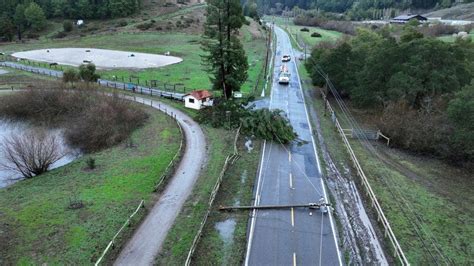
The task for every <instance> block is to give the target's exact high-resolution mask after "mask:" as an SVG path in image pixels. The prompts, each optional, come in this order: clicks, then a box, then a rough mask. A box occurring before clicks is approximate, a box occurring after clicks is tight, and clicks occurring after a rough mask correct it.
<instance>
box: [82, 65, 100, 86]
mask: <svg viewBox="0 0 474 266" xmlns="http://www.w3.org/2000/svg"><path fill="white" fill-rule="evenodd" d="M95 70H96V69H95V65H94V64H87V65H84V64H82V65H80V66H79V77H80V78H81V79H82V80H84V81H85V82H96V81H97V80H98V79H99V78H100V76H99V75H98V74H96V73H95Z"/></svg>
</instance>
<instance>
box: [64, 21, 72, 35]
mask: <svg viewBox="0 0 474 266" xmlns="http://www.w3.org/2000/svg"><path fill="white" fill-rule="evenodd" d="M72 28H73V25H72V22H71V21H69V20H66V21H64V22H63V30H64V31H65V32H70V31H72Z"/></svg>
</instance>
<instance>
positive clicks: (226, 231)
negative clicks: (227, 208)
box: [216, 218, 237, 245]
mask: <svg viewBox="0 0 474 266" xmlns="http://www.w3.org/2000/svg"><path fill="white" fill-rule="evenodd" d="M236 224H237V222H236V221H235V219H232V218H231V219H227V220H225V221H222V222H218V223H216V230H217V231H218V232H219V236H220V237H221V239H222V240H223V241H224V243H225V245H228V244H231V243H232V241H233V239H234V231H235V225H236Z"/></svg>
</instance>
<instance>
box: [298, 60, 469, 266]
mask: <svg viewBox="0 0 474 266" xmlns="http://www.w3.org/2000/svg"><path fill="white" fill-rule="evenodd" d="M300 73H301V75H302V78H303V80H309V77H308V74H307V73H306V71H305V70H304V69H303V67H301V68H300ZM308 84H310V83H307V84H306V89H312V86H311V85H308ZM312 100H313V104H314V107H315V109H316V111H317V112H318V113H319V114H323V113H324V106H323V102H322V100H321V98H320V97H319V96H318V97H316V98H315V99H312ZM333 107H335V104H334V105H333ZM361 113H362V114H363V113H364V111H363V110H354V112H353V114H355V115H356V119H360V120H361V119H363V117H361V116H360V114H361ZM320 120H321V128H322V133H323V136H324V139H325V142H326V144H327V145H328V148H329V152H330V153H331V155H332V156H333V157H334V158H335V161H336V162H337V164H338V166H339V167H340V168H341V169H344V166H345V165H347V164H348V162H349V160H350V159H349V156H348V154H347V153H346V152H345V147H344V145H343V144H342V141H341V140H340V137H339V136H338V134H337V132H336V131H335V127H334V125H333V124H332V121H331V120H330V117H326V116H323V115H320ZM341 122H343V121H341ZM344 126H345V125H343V127H344ZM367 126H370V125H367ZM346 127H347V126H346ZM350 142H351V145H352V148H353V149H354V152H355V153H356V155H357V156H358V158H359V160H360V163H361V165H362V168H363V169H364V170H365V172H366V174H367V176H368V178H369V181H370V183H371V185H372V188H373V189H374V192H375V194H376V195H377V197H378V199H379V201H380V203H381V205H382V208H383V209H384V212H385V215H386V216H387V218H388V220H389V221H390V223H391V226H392V228H393V230H394V233H395V235H396V236H397V238H398V240H399V242H400V245H401V247H402V249H403V250H404V252H405V253H406V255H407V257H408V260H409V261H410V262H411V263H413V264H431V263H434V260H433V258H432V257H431V255H430V254H429V252H432V253H433V254H436V253H437V252H436V251H435V248H434V247H433V243H432V242H435V243H436V245H438V246H439V248H440V250H441V251H442V253H443V256H445V257H447V258H448V259H449V260H450V264H455V265H467V264H472V263H473V259H472V258H473V255H474V246H473V245H472V241H471V240H472V238H473V237H474V226H473V225H474V208H473V207H472V206H473V203H474V196H473V195H474V193H473V188H474V183H473V180H472V173H469V171H467V170H463V169H459V168H457V167H453V166H451V165H448V164H446V163H444V162H441V161H439V160H436V159H432V158H426V157H421V156H416V155H412V154H409V153H406V152H403V151H400V150H397V149H388V148H385V147H384V146H383V145H378V149H381V150H382V151H383V153H384V154H386V156H387V158H388V159H389V160H391V161H393V162H395V163H399V164H400V165H401V166H402V167H404V168H406V169H408V170H409V171H410V172H413V173H415V175H407V174H406V173H403V172H401V171H399V170H397V169H395V168H393V167H389V166H387V165H386V164H385V163H383V162H382V161H380V160H379V159H377V158H375V157H374V156H373V155H372V154H370V153H369V152H368V151H367V150H366V149H365V148H364V147H363V146H362V145H361V144H360V143H359V142H358V141H357V140H351V141H350ZM392 193H393V194H392ZM402 198H403V199H404V200H406V202H408V206H409V207H406V206H405V205H403V204H400V202H401V200H402ZM400 206H403V207H402V208H400ZM404 212H406V213H408V215H405V214H404ZM414 214H416V215H417V216H418V217H419V219H421V223H420V222H419V221H417V218H415V217H416V216H415V215H414ZM414 221H415V222H416V223H418V224H421V226H422V227H421V228H420V229H419V230H418V231H419V234H421V236H422V237H423V239H424V241H425V244H423V243H422V241H421V240H420V237H419V236H418V235H417V233H416V232H415V231H414V230H413V224H412V223H413V222H414ZM431 239H434V240H431ZM423 245H426V248H424V247H423ZM428 250H429V251H428ZM436 256H437V257H438V259H439V260H440V261H441V262H442V260H441V259H440V256H438V255H436Z"/></svg>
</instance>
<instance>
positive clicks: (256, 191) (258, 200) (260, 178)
mask: <svg viewBox="0 0 474 266" xmlns="http://www.w3.org/2000/svg"><path fill="white" fill-rule="evenodd" d="M266 145H267V141H264V142H263V152H262V159H261V162H260V169H259V173H258V181H257V189H256V190H255V202H254V206H257V205H258V204H259V202H260V196H259V191H260V184H261V182H262V171H263V163H264V161H265V147H266ZM256 220H257V210H256V209H254V210H253V211H252V222H251V224H250V232H249V240H248V243H247V253H246V254H245V266H248V265H249V259H250V250H251V249H252V241H253V233H254V230H255V222H256Z"/></svg>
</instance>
